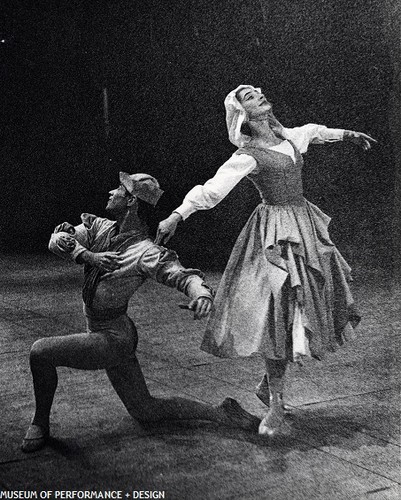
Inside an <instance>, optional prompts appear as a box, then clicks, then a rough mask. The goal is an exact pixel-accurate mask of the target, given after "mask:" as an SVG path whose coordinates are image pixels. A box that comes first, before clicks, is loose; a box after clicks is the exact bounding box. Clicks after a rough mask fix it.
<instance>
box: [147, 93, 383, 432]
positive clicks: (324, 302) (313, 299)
mask: <svg viewBox="0 0 401 500" xmlns="http://www.w3.org/2000/svg"><path fill="white" fill-rule="evenodd" d="M225 108H226V123H227V128H228V134H229V139H230V141H231V142H232V143H233V144H234V145H235V146H237V147H238V148H239V149H238V150H237V151H236V152H235V153H234V154H233V155H232V157H231V158H230V159H229V160H228V161H227V162H226V163H224V164H223V165H222V166H221V167H220V168H219V170H218V171H217V173H216V174H215V176H214V177H213V178H212V179H210V180H208V181H207V182H206V183H205V184H204V185H203V186H196V187H194V188H193V189H192V190H191V191H189V193H188V194H187V195H186V197H185V199H184V201H183V203H182V205H181V206H180V207H179V208H177V209H176V210H174V212H173V213H172V214H171V215H170V216H169V217H168V218H167V219H165V220H164V221H162V222H161V223H160V224H159V229H158V234H157V238H156V242H157V243H160V242H163V241H165V242H167V241H168V240H169V239H170V238H171V237H172V236H173V234H174V233H175V230H176V228H177V225H178V223H179V221H181V220H185V219H186V218H187V217H189V215H191V214H192V213H194V212H195V211H197V210H205V209H210V208H212V207H214V206H215V205H217V203H219V202H220V201H221V200H222V199H223V198H224V197H225V196H226V195H227V194H228V193H229V192H230V191H231V190H232V189H233V187H234V186H235V185H236V184H237V183H238V182H239V181H240V180H241V179H242V178H243V177H248V178H249V179H250V180H251V181H252V182H253V183H254V185H255V186H256V188H257V189H258V191H259V193H260V196H261V203H260V204H259V205H258V206H257V207H256V209H255V210H254V212H253V214H252V215H251V217H250V218H249V220H248V222H247V223H246V225H245V227H244V228H243V230H242V232H241V234H240V235H239V237H238V239H237V242H236V244H235V246H234V248H233V251H232V253H231V257H230V259H229V262H228V264H227V267H226V269H225V272H224V274H223V277H222V280H221V282H220V285H219V289H218V292H217V295H216V299H215V309H214V311H213V312H212V314H211V316H210V319H209V321H208V325H207V329H206V333H205V336H204V339H203V342H202V346H201V348H202V349H203V350H204V351H206V352H209V353H211V354H214V355H216V356H220V357H237V356H250V355H252V354H254V353H259V354H262V356H263V357H264V360H265V364H266V376H265V377H264V379H263V380H262V383H261V384H260V385H259V391H258V395H259V397H260V399H262V401H264V402H265V403H266V404H267V406H269V410H268V412H267V414H266V416H265V417H264V419H263V420H262V422H261V424H260V426H259V433H260V434H267V435H270V436H273V435H274V434H276V433H278V432H280V427H281V426H282V424H283V423H284V406H283V400H282V393H283V381H284V374H285V371H286V367H287V364H288V361H296V362H301V360H302V357H303V356H309V357H310V356H312V357H315V358H318V359H319V358H321V357H322V355H323V354H324V352H325V351H333V350H334V349H335V347H336V345H341V344H343V342H344V340H345V339H346V338H347V337H348V335H349V333H350V331H352V329H353V328H354V327H355V326H356V325H357V324H358V322H359V320H360V317H359V315H358V313H357V312H356V309H355V306H354V301H353V298H352V295H351V292H350V289H349V285H348V282H349V281H350V280H351V274H350V267H349V266H348V264H347V263H346V262H345V260H344V259H343V257H342V256H341V254H340V253H339V251H338V250H337V248H336V247H335V246H334V244H333V242H332V241H331V239H330V236H329V233H328V224H329V222H330V218H329V217H328V216H327V215H325V214H324V213H323V212H321V211H320V210H319V208H317V207H316V206H315V205H313V204H312V203H310V202H308V201H307V200H305V198H304V197H303V190H302V179H301V173H302V166H303V159H302V156H301V154H302V153H305V152H306V151H307V148H308V145H309V144H311V143H312V144H322V143H325V142H334V141H340V140H346V141H351V142H354V143H355V144H357V145H360V146H361V147H363V148H364V149H365V150H369V149H370V147H371V144H372V143H373V142H376V141H375V140H374V139H372V138H371V137H369V136H368V135H366V134H363V133H360V132H351V131H348V130H342V129H329V128H327V127H325V126H322V125H315V124H308V125H304V126H303V127H297V128H292V129H288V128H284V127H283V126H282V125H281V123H280V122H279V121H278V120H277V119H276V118H275V116H274V115H273V113H272V105H271V104H270V103H269V102H268V101H267V100H266V98H265V96H264V95H263V94H262V93H261V91H260V89H258V88H254V87H252V86H250V85H240V86H239V87H238V88H236V89H235V90H233V91H232V92H230V93H229V94H228V96H227V97H226V99H225ZM266 393H267V397H266Z"/></svg>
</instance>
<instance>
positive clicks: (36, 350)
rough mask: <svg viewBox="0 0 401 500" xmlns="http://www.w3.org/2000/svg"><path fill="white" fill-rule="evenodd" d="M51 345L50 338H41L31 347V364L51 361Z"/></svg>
mask: <svg viewBox="0 0 401 500" xmlns="http://www.w3.org/2000/svg"><path fill="white" fill-rule="evenodd" d="M50 353H51V347H50V345H49V342H48V339H46V338H44V339H39V340H37V341H36V342H34V344H33V345H32V347H31V352H30V354H29V361H30V363H31V365H33V364H40V363H45V362H49V361H51V356H50Z"/></svg>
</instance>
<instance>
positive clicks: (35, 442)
mask: <svg viewBox="0 0 401 500" xmlns="http://www.w3.org/2000/svg"><path fill="white" fill-rule="evenodd" d="M48 439H49V429H48V428H43V427H41V426H40V425H36V424H30V426H29V427H28V430H27V432H26V434H25V437H24V439H23V440H22V444H21V450H22V451H23V452H24V453H32V452H34V451H38V450H41V449H42V448H43V447H44V446H45V445H46V443H47V441H48Z"/></svg>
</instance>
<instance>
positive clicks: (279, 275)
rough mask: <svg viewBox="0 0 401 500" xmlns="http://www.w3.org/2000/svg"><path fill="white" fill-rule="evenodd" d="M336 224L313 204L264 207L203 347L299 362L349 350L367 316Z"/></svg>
mask: <svg viewBox="0 0 401 500" xmlns="http://www.w3.org/2000/svg"><path fill="white" fill-rule="evenodd" d="M329 222H330V218H329V217H328V216H327V215H325V214H324V213H323V212H322V211H321V210H320V209H319V208H318V207H316V206H315V205H313V204H312V203H309V202H308V201H306V200H305V203H304V204H303V205H301V206H295V205H284V206H278V205H267V204H264V203H261V204H260V205H258V206H257V207H256V209H255V210H254V212H253V214H252V215H251V217H250V218H249V220H248V222H247V223H246V225H245V226H244V228H243V230H242V232H241V234H240V235H239V237H238V239H237V242H236V244H235V246H234V248H233V251H232V253H231V257H230V259H229V262H228V264H227V267H226V269H225V272H224V274H223V276H222V279H221V282H220V285H219V288H218V291H217V294H216V298H215V302H214V309H213V312H212V314H211V316H210V319H209V321H208V324H207V328H206V333H205V336H204V339H203V342H202V346H201V349H202V350H204V351H206V352H208V353H211V354H214V355H215V356H220V357H228V358H232V357H238V356H250V355H252V354H255V353H261V354H263V355H265V356H266V357H268V358H270V359H286V360H293V361H299V360H300V359H301V358H302V357H303V356H311V357H315V358H319V359H320V358H322V356H323V355H324V353H325V352H327V351H334V350H335V349H336V347H337V346H338V345H342V344H343V343H344V341H345V340H346V339H347V338H348V337H349V336H350V335H351V334H352V332H353V328H355V327H356V325H357V324H358V322H359V320H360V316H359V314H358V312H357V311H356V308H355V305H354V300H353V297H352V295H351V291H350V287H349V283H350V281H352V280H351V269H350V267H349V266H348V264H347V263H346V261H345V260H344V258H343V257H342V256H341V254H340V252H339V251H338V250H337V248H336V247H335V245H334V243H333V242H332V241H331V239H330V236H329V233H328V225H329Z"/></svg>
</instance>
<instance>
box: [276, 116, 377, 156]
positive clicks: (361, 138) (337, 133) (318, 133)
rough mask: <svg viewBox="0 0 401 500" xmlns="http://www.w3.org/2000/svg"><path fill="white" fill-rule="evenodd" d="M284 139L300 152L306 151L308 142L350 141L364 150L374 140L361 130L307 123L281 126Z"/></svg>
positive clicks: (368, 147)
mask: <svg viewBox="0 0 401 500" xmlns="http://www.w3.org/2000/svg"><path fill="white" fill-rule="evenodd" d="M282 133H283V135H284V137H285V138H286V139H289V140H291V141H292V142H293V143H294V144H295V146H296V147H297V148H298V149H299V151H300V152H301V153H306V151H307V150H308V146H309V144H324V143H326V142H337V141H348V140H349V141H351V142H354V143H355V144H358V145H360V146H362V147H363V148H364V149H365V150H368V149H370V147H371V144H372V143H374V142H377V141H375V139H373V138H372V137H370V136H368V135H366V134H363V133H362V132H351V131H350V130H343V129H338V128H328V127H326V126H324V125H317V124H315V123H308V124H307V125H303V126H302V127H295V128H283V131H282Z"/></svg>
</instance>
